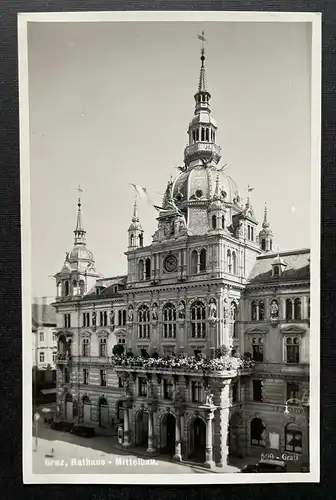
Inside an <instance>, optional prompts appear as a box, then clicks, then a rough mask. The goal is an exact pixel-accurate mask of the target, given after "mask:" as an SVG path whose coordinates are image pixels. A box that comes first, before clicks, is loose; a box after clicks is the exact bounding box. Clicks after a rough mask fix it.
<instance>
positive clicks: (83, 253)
mask: <svg viewBox="0 0 336 500" xmlns="http://www.w3.org/2000/svg"><path fill="white" fill-rule="evenodd" d="M69 260H70V262H71V261H77V260H88V261H93V254H92V252H91V251H90V250H88V249H87V248H86V246H85V245H75V246H74V248H73V249H72V250H71V252H70V255H69Z"/></svg>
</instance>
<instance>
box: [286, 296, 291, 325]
mask: <svg viewBox="0 0 336 500" xmlns="http://www.w3.org/2000/svg"><path fill="white" fill-rule="evenodd" d="M291 319H293V302H292V299H286V320H287V321H290V320H291Z"/></svg>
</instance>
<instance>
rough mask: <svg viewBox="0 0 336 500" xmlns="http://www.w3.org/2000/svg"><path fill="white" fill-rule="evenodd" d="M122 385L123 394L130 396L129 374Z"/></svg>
mask: <svg viewBox="0 0 336 500" xmlns="http://www.w3.org/2000/svg"><path fill="white" fill-rule="evenodd" d="M124 384H125V394H126V396H130V395H131V380H130V376H129V374H127V376H126V377H125V379H124Z"/></svg>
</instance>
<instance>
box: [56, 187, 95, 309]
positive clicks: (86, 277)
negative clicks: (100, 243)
mask: <svg viewBox="0 0 336 500" xmlns="http://www.w3.org/2000/svg"><path fill="white" fill-rule="evenodd" d="M78 191H79V196H78V204H77V206H78V211H77V223H76V229H75V230H74V235H75V238H74V246H73V249H72V250H71V252H67V253H66V256H65V261H64V264H63V267H62V269H61V271H60V272H59V273H57V274H56V275H55V276H54V277H55V279H56V284H57V298H58V299H69V298H72V297H76V296H82V295H85V294H86V293H87V292H88V291H89V290H91V288H92V287H93V286H94V285H95V282H96V280H97V279H98V278H101V277H102V275H101V274H100V273H98V272H97V270H96V267H95V261H94V257H93V253H92V252H91V250H89V249H88V248H87V246H86V231H85V230H84V226H83V218H82V209H81V206H82V204H81V198H80V193H81V192H82V190H81V189H80V188H78Z"/></svg>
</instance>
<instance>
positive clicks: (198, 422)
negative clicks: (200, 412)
mask: <svg viewBox="0 0 336 500" xmlns="http://www.w3.org/2000/svg"><path fill="white" fill-rule="evenodd" d="M205 445H206V425H205V422H204V420H202V419H201V418H200V417H196V418H195V419H194V420H193V421H192V422H191V424H190V430H189V457H190V458H191V459H192V460H194V461H196V462H202V463H203V462H205Z"/></svg>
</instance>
